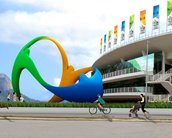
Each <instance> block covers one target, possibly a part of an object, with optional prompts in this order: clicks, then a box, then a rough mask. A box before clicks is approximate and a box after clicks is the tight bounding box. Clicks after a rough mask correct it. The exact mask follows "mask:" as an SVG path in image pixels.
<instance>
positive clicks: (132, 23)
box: [129, 15, 134, 38]
mask: <svg viewBox="0 0 172 138" xmlns="http://www.w3.org/2000/svg"><path fill="white" fill-rule="evenodd" d="M133 36H134V15H131V16H130V23H129V38H131V37H133Z"/></svg>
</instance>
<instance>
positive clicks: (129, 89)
mask: <svg viewBox="0 0 172 138" xmlns="http://www.w3.org/2000/svg"><path fill="white" fill-rule="evenodd" d="M132 92H138V93H145V92H146V87H121V88H110V89H104V93H132ZM147 92H148V93H153V87H148V88H147Z"/></svg>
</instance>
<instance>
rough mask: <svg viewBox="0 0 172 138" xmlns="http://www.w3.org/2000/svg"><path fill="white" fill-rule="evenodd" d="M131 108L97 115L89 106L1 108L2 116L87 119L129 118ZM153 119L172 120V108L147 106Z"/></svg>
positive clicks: (142, 117)
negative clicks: (93, 113)
mask: <svg viewBox="0 0 172 138" xmlns="http://www.w3.org/2000/svg"><path fill="white" fill-rule="evenodd" d="M129 110H130V109H129V108H112V109H111V113H110V114H109V115H106V116H105V115H104V114H103V113H102V112H100V111H98V112H97V114H95V115H90V114H89V109H88V108H29V107H28V108H26V107H10V108H9V109H6V108H2V109H0V117H2V118H4V117H28V118H54V119H55V118H56V119H57V118H73V119H74V118H87V119H100V118H104V117H105V118H106V117H108V118H111V119H114V120H115V119H129V117H128V114H129ZM146 110H147V111H149V113H150V114H151V119H152V120H172V109H154V108H153V109H152V108H147V109H146ZM138 115H139V118H140V119H145V117H144V116H143V113H142V112H141V110H140V111H139V112H138Z"/></svg>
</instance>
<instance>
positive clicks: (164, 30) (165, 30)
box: [100, 26, 172, 56]
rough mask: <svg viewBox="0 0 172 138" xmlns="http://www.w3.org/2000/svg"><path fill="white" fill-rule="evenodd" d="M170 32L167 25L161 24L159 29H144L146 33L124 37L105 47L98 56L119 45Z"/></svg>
mask: <svg viewBox="0 0 172 138" xmlns="http://www.w3.org/2000/svg"><path fill="white" fill-rule="evenodd" d="M169 33H172V28H168V27H167V26H161V28H160V29H159V30H156V31H155V30H154V31H153V30H151V31H146V33H144V34H136V35H134V37H132V38H130V39H129V38H126V39H125V41H121V42H120V43H118V44H116V45H114V46H112V47H111V48H107V49H106V51H105V52H102V53H101V55H100V56H103V55H104V54H108V53H109V52H111V51H112V50H114V49H118V48H120V47H123V46H127V45H129V44H131V43H135V42H137V41H141V40H146V39H149V38H151V37H156V36H161V35H165V34H169Z"/></svg>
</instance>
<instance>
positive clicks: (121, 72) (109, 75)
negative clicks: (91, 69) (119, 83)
mask: <svg viewBox="0 0 172 138" xmlns="http://www.w3.org/2000/svg"><path fill="white" fill-rule="evenodd" d="M135 72H141V70H138V69H136V68H127V69H123V70H117V71H113V72H109V73H106V74H103V75H102V77H103V79H105V78H109V77H113V76H119V75H124V74H129V73H135Z"/></svg>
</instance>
